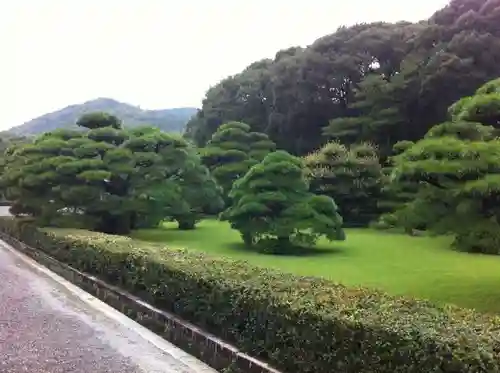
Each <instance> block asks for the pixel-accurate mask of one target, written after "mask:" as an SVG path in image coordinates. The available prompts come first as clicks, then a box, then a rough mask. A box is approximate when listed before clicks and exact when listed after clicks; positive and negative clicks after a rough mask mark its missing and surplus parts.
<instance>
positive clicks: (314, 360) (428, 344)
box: [0, 219, 500, 373]
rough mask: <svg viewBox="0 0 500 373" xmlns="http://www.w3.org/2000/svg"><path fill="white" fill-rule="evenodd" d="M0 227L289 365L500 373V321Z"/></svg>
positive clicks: (209, 261) (317, 372)
mask: <svg viewBox="0 0 500 373" xmlns="http://www.w3.org/2000/svg"><path fill="white" fill-rule="evenodd" d="M0 230H2V231H4V232H5V233H8V234H10V235H12V236H14V237H17V238H19V239H20V240H22V241H24V242H25V243H26V244H28V245H30V246H36V247H38V248H40V249H43V250H44V251H45V252H46V253H48V254H50V255H52V256H53V257H55V258H57V259H59V260H61V261H64V262H66V263H68V264H70V265H72V266H74V267H76V268H78V269H80V270H82V271H85V272H88V273H92V274H95V275H98V276H99V277H101V278H102V279H104V280H106V281H108V282H110V283H113V284H116V285H119V286H122V287H123V288H126V289H127V290H129V291H131V292H133V293H136V294H138V295H140V296H143V297H145V298H147V299H148V300H149V301H152V302H153V303H155V304H156V305H157V306H159V307H162V308H164V309H166V310H168V311H171V312H174V313H176V314H177V315H179V316H181V317H183V318H185V319H186V320H189V321H191V322H193V323H195V324H197V325H198V326H200V327H202V328H205V329H206V330H207V331H210V332H212V333H214V334H216V335H218V336H219V337H221V338H223V339H225V340H227V341H229V342H232V343H234V344H235V345H237V346H238V347H239V348H241V349H242V350H244V351H246V352H248V353H249V354H251V355H253V356H255V357H259V358H261V359H263V360H266V361H268V362H269V363H271V364H272V365H274V366H276V367H277V368H279V369H282V370H283V371H285V372H289V373H296V372H304V373H305V372H308V373H309V372H310V373H336V372H357V373H373V372H387V373H389V372H390V373H395V372H401V373H402V372H404V373H409V372H415V373H416V372H418V373H422V372H425V373H429V372H447V373H457V372H470V373H472V372H474V373H477V372H500V320H499V319H498V318H494V317H488V316H485V315H479V314H477V313H474V312H473V311H470V310H464V309H458V308H454V307H444V308H441V307H438V306H435V305H432V304H430V303H428V302H424V301H415V300H409V299H404V298H398V297H392V296H389V295H386V294H384V293H381V292H375V291H371V290H367V289H361V288H346V287H344V286H342V285H338V284H334V283H332V282H329V281H326V280H322V279H317V278H306V277H297V276H293V275H288V274H283V273H279V272H276V271H271V270H266V269H262V268H257V267H254V266H251V265H249V264H247V263H245V262H238V261H229V260H226V259H215V258H210V257H207V256H205V255H202V254H198V253H192V252H188V251H185V250H172V249H162V248H159V247H154V246H150V247H148V246H147V245H145V247H143V248H137V247H134V244H137V241H133V240H131V239H129V238H127V237H119V236H110V235H104V234H98V233H94V234H93V235H92V236H91V237H88V236H78V235H68V236H64V237H62V236H56V235H54V234H53V233H46V232H42V231H40V230H37V229H36V228H35V227H33V226H31V225H29V224H17V223H15V221H14V220H12V219H0Z"/></svg>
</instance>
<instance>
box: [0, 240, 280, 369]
mask: <svg viewBox="0 0 500 373" xmlns="http://www.w3.org/2000/svg"><path fill="white" fill-rule="evenodd" d="M0 239H2V240H3V241H5V242H6V243H8V244H9V245H10V246H11V247H12V248H14V249H16V250H17V251H19V252H21V253H22V254H24V255H26V256H28V257H29V258H31V259H33V260H35V261H36V262H37V263H39V264H41V265H43V266H44V267H46V268H48V269H49V270H51V271H52V272H54V273H56V274H58V275H59V276H61V277H63V278H64V279H66V280H67V281H69V282H71V283H72V284H74V285H76V286H78V287H79V288H81V289H83V290H85V291H87V292H88V293H90V294H92V295H93V296H95V297H96V298H98V299H100V300H101V301H103V302H104V303H106V304H108V305H109V306H111V307H112V308H114V309H116V310H118V311H120V312H121V313H123V314H124V315H126V316H127V317H129V318H131V319H132V320H134V321H135V322H137V323H138V324H140V325H142V326H144V327H146V328H147V329H149V330H151V331H152V332H154V333H155V334H157V335H158V336H160V337H162V338H163V339H165V340H167V341H168V342H170V343H172V344H173V345H175V346H177V347H179V348H181V349H182V350H184V351H185V352H187V353H189V354H191V355H192V356H194V357H196V358H197V359H199V360H201V361H202V362H204V363H205V364H207V365H209V366H210V367H212V368H214V369H216V370H218V371H220V372H224V373H233V372H234V373H239V372H244V373H281V372H280V371H278V370H276V369H274V368H272V367H271V366H269V364H267V363H264V362H262V361H260V360H258V359H255V358H253V357H251V356H249V355H247V354H245V353H243V352H241V351H239V350H238V349H237V348H236V347H234V346H232V345H230V344H229V343H226V342H224V341H223V340H221V339H219V338H217V337H216V336H214V335H212V334H210V333H207V332H205V331H203V330H202V329H200V328H198V327H197V326H195V325H194V324H191V323H189V322H187V321H184V320H182V319H181V318H179V317H177V316H175V315H174V314H172V313H169V312H166V311H163V310H160V309H158V308H156V307H154V306H152V305H151V304H149V303H147V302H145V301H143V300H142V299H140V298H138V297H136V296H134V295H132V294H130V293H128V292H127V291H125V290H123V289H120V288H118V287H116V286H113V285H110V284H108V283H106V282H104V281H102V280H101V279H99V278H97V277H95V276H92V275H89V274H87V273H84V272H80V271H79V270H77V269H75V268H73V267H71V266H69V265H67V264H65V263H62V262H60V261H58V260H57V259H55V258H53V257H51V256H49V255H47V254H46V253H44V252H43V251H42V250H41V249H38V248H33V247H31V246H28V245H26V244H25V243H23V242H22V241H20V240H18V239H17V238H15V237H12V236H10V235H8V234H6V233H4V232H0Z"/></svg>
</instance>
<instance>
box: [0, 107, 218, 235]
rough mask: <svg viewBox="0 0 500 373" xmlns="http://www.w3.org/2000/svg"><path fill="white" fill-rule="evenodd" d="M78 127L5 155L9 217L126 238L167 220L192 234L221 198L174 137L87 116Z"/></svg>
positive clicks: (192, 155)
mask: <svg viewBox="0 0 500 373" xmlns="http://www.w3.org/2000/svg"><path fill="white" fill-rule="evenodd" d="M78 125H79V126H80V127H81V128H82V129H83V130H81V131H76V130H64V129H60V130H56V131H53V132H48V133H46V134H44V135H41V136H39V137H38V138H36V139H35V140H34V142H32V143H28V144H22V145H19V146H14V147H11V148H9V149H8V151H7V152H6V156H5V157H6V158H5V166H4V169H3V175H2V179H1V181H2V187H3V190H4V191H5V193H6V197H7V199H8V200H10V201H11V202H12V203H13V204H12V208H11V212H13V213H14V214H16V215H19V214H28V215H31V216H34V217H36V218H37V221H38V222H39V224H43V225H46V224H49V225H51V224H55V225H66V226H81V227H87V228H90V229H95V230H98V231H102V232H112V233H127V232H129V231H130V230H131V229H133V228H135V227H143V226H155V225H156V224H158V223H159V222H160V221H162V220H164V219H166V218H168V217H171V218H174V219H177V220H178V221H179V224H180V226H181V227H186V228H192V227H193V225H194V223H195V222H196V219H198V218H199V213H200V212H201V210H203V208H205V207H206V206H207V205H209V204H211V203H212V204H217V201H218V200H220V198H219V197H218V187H217V185H216V184H215V182H214V181H213V179H212V178H211V176H210V175H209V174H208V172H207V170H206V168H205V167H204V166H202V165H201V160H200V159H199V156H198V155H197V152H196V149H195V148H193V147H192V146H190V145H189V144H188V143H187V142H186V141H185V140H184V139H182V138H181V137H180V136H177V135H171V134H167V133H164V132H160V130H158V129H157V128H153V127H139V128H135V129H133V130H125V129H123V128H122V125H121V122H120V121H119V120H118V118H116V117H115V116H112V115H110V114H106V113H90V114H86V115H84V116H82V117H81V118H80V119H79V121H78ZM187 183H189V187H186V185H185V184H187ZM200 184H202V185H203V188H200V189H199V190H198V191H197V192H198V193H199V194H196V193H194V192H193V190H192V188H197V187H198V186H199V185H200ZM198 197H207V198H211V201H210V202H208V201H206V200H201V199H200V198H198Z"/></svg>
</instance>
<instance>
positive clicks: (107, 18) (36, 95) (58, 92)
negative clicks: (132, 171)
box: [0, 0, 448, 129]
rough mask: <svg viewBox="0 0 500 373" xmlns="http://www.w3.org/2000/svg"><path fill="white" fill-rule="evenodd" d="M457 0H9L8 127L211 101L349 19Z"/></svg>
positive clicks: (410, 16) (2, 58)
mask: <svg viewBox="0 0 500 373" xmlns="http://www.w3.org/2000/svg"><path fill="white" fill-rule="evenodd" d="M447 3H448V0H418V1H410V0H406V1H402V0H377V1H374V0H349V1H340V0H337V1H333V0H308V1H297V2H294V1H289V0H288V1H286V0H253V1H242V0H210V1H207V0H185V1H172V0H15V1H14V0H11V1H8V0H7V1H0V48H1V51H2V53H1V54H0V129H7V128H9V127H12V126H15V125H19V124H22V123H23V122H25V121H28V120H30V119H32V118H35V117H37V116H40V115H42V114H45V113H47V112H51V111H54V110H58V109H61V108H63V107H65V106H67V105H71V104H75V103H82V102H84V101H87V100H91V99H94V98H97V97H109V98H114V99H116V100H119V101H123V102H127V103H130V104H133V105H139V106H141V107H142V108H147V109H159V108H172V107H182V106H196V107H199V106H200V105H201V100H202V99H203V97H204V94H205V92H206V90H207V89H208V88H209V87H210V86H212V85H215V84H216V83H217V82H218V81H220V80H221V79H223V78H225V77H226V76H228V75H232V74H235V73H238V72H239V71H241V70H242V69H244V68H245V67H246V66H248V65H249V64H250V63H252V62H254V61H256V60H259V59H262V58H268V57H273V56H274V55H275V53H276V52H277V51H278V50H280V49H284V48H287V47H290V46H295V45H301V46H307V45H309V44H311V43H312V42H313V41H314V40H316V39H317V38H319V37H321V36H324V35H327V34H330V33H332V32H334V31H335V30H336V29H337V28H338V27H339V26H341V25H352V24H355V23H359V22H371V21H380V20H383V21H389V22H394V21H399V20H408V21H418V20H421V19H424V18H427V17H429V16H430V15H431V14H432V13H433V12H434V11H435V10H437V9H439V8H441V7H443V6H444V5H446V4H447Z"/></svg>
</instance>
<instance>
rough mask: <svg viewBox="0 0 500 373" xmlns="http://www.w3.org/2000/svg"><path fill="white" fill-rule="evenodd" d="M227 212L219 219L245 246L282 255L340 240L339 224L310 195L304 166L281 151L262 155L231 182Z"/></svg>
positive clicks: (326, 202)
mask: <svg viewBox="0 0 500 373" xmlns="http://www.w3.org/2000/svg"><path fill="white" fill-rule="evenodd" d="M229 196H230V198H231V205H230V207H229V208H228V209H227V210H226V211H224V213H223V214H222V216H221V218H222V220H228V221H229V222H230V223H231V227H232V228H234V229H236V230H238V231H239V232H240V233H241V236H242V238H243V241H244V242H245V243H247V244H252V245H255V244H262V242H264V247H265V248H266V249H268V250H270V249H271V250H274V251H276V250H279V251H286V250H287V249H288V248H290V246H292V245H304V244H307V245H311V244H313V243H315V242H316V240H317V238H318V237H320V236H325V237H326V238H328V239H329V240H343V239H344V232H343V230H342V218H341V216H340V215H339V214H338V212H337V205H336V204H335V202H334V201H333V199H331V198H330V197H327V196H316V195H314V194H312V193H311V192H309V184H308V182H307V179H306V175H305V168H304V163H303V161H302V160H301V159H300V158H297V157H294V156H292V155H290V154H288V153H287V152H285V151H277V152H273V153H271V154H269V155H267V156H266V157H265V158H264V159H263V160H262V162H260V163H259V164H256V165H255V166H253V167H252V168H251V169H250V171H248V173H247V174H246V175H245V176H244V177H242V178H241V179H239V180H238V181H236V183H235V184H234V186H233V188H232V190H231V193H230V194H229Z"/></svg>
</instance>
